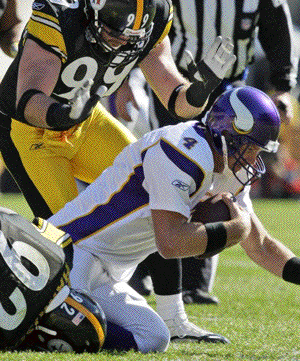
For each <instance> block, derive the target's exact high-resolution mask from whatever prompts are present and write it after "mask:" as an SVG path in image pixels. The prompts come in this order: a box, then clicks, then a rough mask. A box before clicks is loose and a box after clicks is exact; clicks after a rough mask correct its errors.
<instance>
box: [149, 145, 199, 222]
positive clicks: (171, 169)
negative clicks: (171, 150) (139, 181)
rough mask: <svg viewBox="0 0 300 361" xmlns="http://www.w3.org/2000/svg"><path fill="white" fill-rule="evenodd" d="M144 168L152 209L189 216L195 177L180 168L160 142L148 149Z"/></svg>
mask: <svg viewBox="0 0 300 361" xmlns="http://www.w3.org/2000/svg"><path fill="white" fill-rule="evenodd" d="M154 160H155V162H154ZM143 169H144V176H145V180H144V183H143V186H144V188H145V189H146V191H147V192H148V194H149V207H150V209H162V210H168V211H173V212H177V213H180V214H182V215H184V216H185V217H187V218H188V217H189V216H190V209H191V205H190V192H191V191H192V192H193V190H194V189H195V188H196V185H195V182H194V180H193V178H192V177H191V176H190V175H189V174H187V173H185V172H183V171H182V170H181V169H180V168H178V167H177V165H176V164H174V162H172V161H171V160H170V159H169V158H168V156H167V155H166V154H165V153H164V151H163V150H162V148H161V147H160V145H159V144H156V145H155V146H154V147H152V148H150V149H148V150H147V153H146V155H145V158H144V161H143Z"/></svg>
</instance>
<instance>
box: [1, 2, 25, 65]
mask: <svg viewBox="0 0 300 361" xmlns="http://www.w3.org/2000/svg"><path fill="white" fill-rule="evenodd" d="M26 6H28V5H27V4H24V2H23V1H22V0H8V1H7V5H6V8H5V11H4V13H3V16H2V17H1V19H0V47H1V49H2V50H3V52H4V53H5V54H6V55H8V56H10V57H12V58H14V57H15V56H16V54H17V51H18V43H19V40H20V38H21V34H22V30H23V27H24V25H25V18H24V12H25V10H26V9H25V7H26Z"/></svg>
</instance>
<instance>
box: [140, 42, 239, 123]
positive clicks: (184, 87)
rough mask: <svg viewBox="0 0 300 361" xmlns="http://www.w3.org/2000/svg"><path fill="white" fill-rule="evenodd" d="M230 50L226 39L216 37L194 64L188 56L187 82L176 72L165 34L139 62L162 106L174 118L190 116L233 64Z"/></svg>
mask: <svg viewBox="0 0 300 361" xmlns="http://www.w3.org/2000/svg"><path fill="white" fill-rule="evenodd" d="M232 50H233V45H232V44H231V43H230V41H229V39H222V38H221V37H218V38H217V39H216V41H215V42H214V44H213V45H212V47H211V49H210V50H209V52H208V53H207V55H206V56H205V57H204V59H203V60H202V61H200V62H199V63H198V64H195V62H194V60H193V59H192V58H191V57H190V55H189V60H188V63H189V66H188V69H189V72H190V78H191V81H189V80H187V79H185V78H184V77H183V76H182V75H181V74H180V72H179V71H178V69H177V67H176V64H175V62H174V60H173V57H172V54H171V45H170V39H169V37H167V36H166V37H165V38H164V40H163V41H162V42H161V43H160V44H159V45H157V46H156V47H155V48H154V49H152V50H151V51H150V53H149V54H148V55H147V56H146V58H145V59H144V60H143V61H142V62H141V63H140V64H139V65H140V68H141V70H142V71H143V73H144V75H145V78H146V80H147V81H148V83H149V84H150V86H151V88H152V89H153V91H154V92H155V93H156V95H157V96H158V98H159V99H160V101H161V102H162V104H163V105H164V106H165V107H166V109H168V110H169V112H170V113H171V114H173V116H175V117H181V118H185V119H190V118H193V117H195V116H196V115H198V114H199V113H201V111H202V110H203V109H204V107H205V104H206V101H207V99H208V97H209V95H210V93H211V92H212V91H213V90H214V89H215V88H216V87H217V85H218V84H219V83H220V82H221V81H222V79H223V77H224V76H225V74H226V72H227V70H228V69H229V68H230V67H231V66H232V64H233V63H234V61H235V56H234V55H233V54H232Z"/></svg>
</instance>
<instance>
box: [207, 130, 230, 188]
mask: <svg viewBox="0 0 300 361" xmlns="http://www.w3.org/2000/svg"><path fill="white" fill-rule="evenodd" d="M221 140H222V152H223V163H224V169H223V171H222V172H221V173H217V172H215V173H214V178H213V184H212V187H211V189H212V190H213V193H214V194H216V193H221V192H224V185H225V184H226V183H227V182H228V180H230V179H231V180H232V179H233V178H234V174H233V172H232V170H231V169H230V168H229V167H228V151H227V144H226V140H225V137H224V136H223V135H222V136H221Z"/></svg>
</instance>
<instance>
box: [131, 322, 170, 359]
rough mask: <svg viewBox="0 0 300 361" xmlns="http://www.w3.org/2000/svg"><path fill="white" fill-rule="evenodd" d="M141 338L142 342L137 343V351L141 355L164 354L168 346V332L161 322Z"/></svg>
mask: <svg viewBox="0 0 300 361" xmlns="http://www.w3.org/2000/svg"><path fill="white" fill-rule="evenodd" d="M143 336H144V337H143V340H141V342H137V344H138V349H139V351H140V352H142V353H148V352H164V351H166V350H167V348H168V346H169V342H170V332H169V330H168V328H167V327H166V325H165V324H164V323H163V322H162V323H161V324H160V325H157V327H153V328H152V329H151V331H149V332H148V333H146V334H144V335H143Z"/></svg>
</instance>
